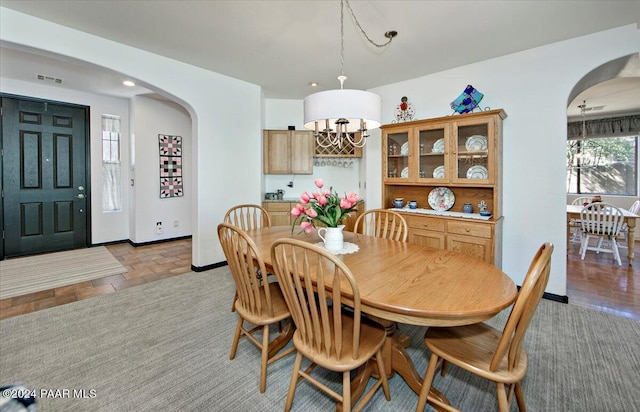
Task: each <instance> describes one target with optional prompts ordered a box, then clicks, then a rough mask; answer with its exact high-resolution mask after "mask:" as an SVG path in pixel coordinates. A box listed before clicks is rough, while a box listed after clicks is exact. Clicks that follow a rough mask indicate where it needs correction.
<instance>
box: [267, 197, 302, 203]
mask: <svg viewBox="0 0 640 412" xmlns="http://www.w3.org/2000/svg"><path fill="white" fill-rule="evenodd" d="M262 201H263V202H265V203H277V202H280V203H295V202H299V201H300V198H298V197H283V198H282V199H278V200H270V199H262Z"/></svg>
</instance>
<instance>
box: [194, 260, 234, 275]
mask: <svg viewBox="0 0 640 412" xmlns="http://www.w3.org/2000/svg"><path fill="white" fill-rule="evenodd" d="M227 265H228V263H227V261H226V260H225V261H222V262H218V263H212V264H211V265H207V266H193V265H191V270H193V271H194V272H204V271H205V270H211V269H217V268H221V267H223V266H227Z"/></svg>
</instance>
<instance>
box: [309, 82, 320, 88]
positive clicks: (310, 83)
mask: <svg viewBox="0 0 640 412" xmlns="http://www.w3.org/2000/svg"><path fill="white" fill-rule="evenodd" d="M309 86H311V87H318V82H309Z"/></svg>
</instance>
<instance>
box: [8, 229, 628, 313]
mask: <svg viewBox="0 0 640 412" xmlns="http://www.w3.org/2000/svg"><path fill="white" fill-rule="evenodd" d="M637 243H638V242H637ZM107 248H108V249H109V251H110V252H111V253H112V254H113V255H114V256H115V257H116V258H118V260H120V262H121V263H122V264H123V265H124V266H125V267H126V268H127V273H125V274H122V275H116V276H109V277H106V278H103V279H97V280H93V281H90V282H82V283H78V284H75V285H71V286H64V287H60V288H56V289H51V290H46V291H43V292H37V293H31V294H28V295H24V296H17V297H13V298H9V299H3V300H0V319H6V318H10V317H13V316H17V315H22V314H25V313H30V312H34V311H37V310H42V309H46V308H50V307H53V306H58V305H63V304H65V303H69V302H75V301H78V300H82V299H87V298H90V297H93V296H97V295H102V294H106V293H113V292H115V291H117V290H120V289H124V288H128V287H132V286H137V285H141V284H144V283H148V282H153V281H156V280H159V279H164V278H167V277H171V276H178V275H181V274H183V273H187V272H190V271H191V239H184V240H177V241H173V242H165V243H158V244H154V245H148V246H140V247H133V246H131V245H129V244H128V243H121V244H117V245H110V246H107ZM635 253H636V260H635V261H634V264H633V266H632V267H629V266H628V265H626V257H627V251H626V249H624V250H622V252H621V256H622V257H623V266H618V265H616V264H615V262H614V260H613V257H612V256H611V255H610V254H596V253H595V252H587V255H586V257H585V260H584V261H582V260H580V256H579V254H578V245H572V246H571V247H570V249H569V251H568V254H567V295H568V296H569V303H570V304H574V305H581V306H587V307H591V308H594V309H596V310H601V311H606V312H610V313H613V314H616V315H618V316H624V317H627V318H632V319H636V320H639V321H640V246H638V244H637V245H636V249H635Z"/></svg>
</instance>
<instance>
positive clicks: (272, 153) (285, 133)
mask: <svg viewBox="0 0 640 412" xmlns="http://www.w3.org/2000/svg"><path fill="white" fill-rule="evenodd" d="M262 139H263V142H262V156H263V159H262V160H263V171H264V173H265V174H312V173H313V154H314V151H315V138H314V137H313V132H312V131H309V130H264V131H263V137H262Z"/></svg>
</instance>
